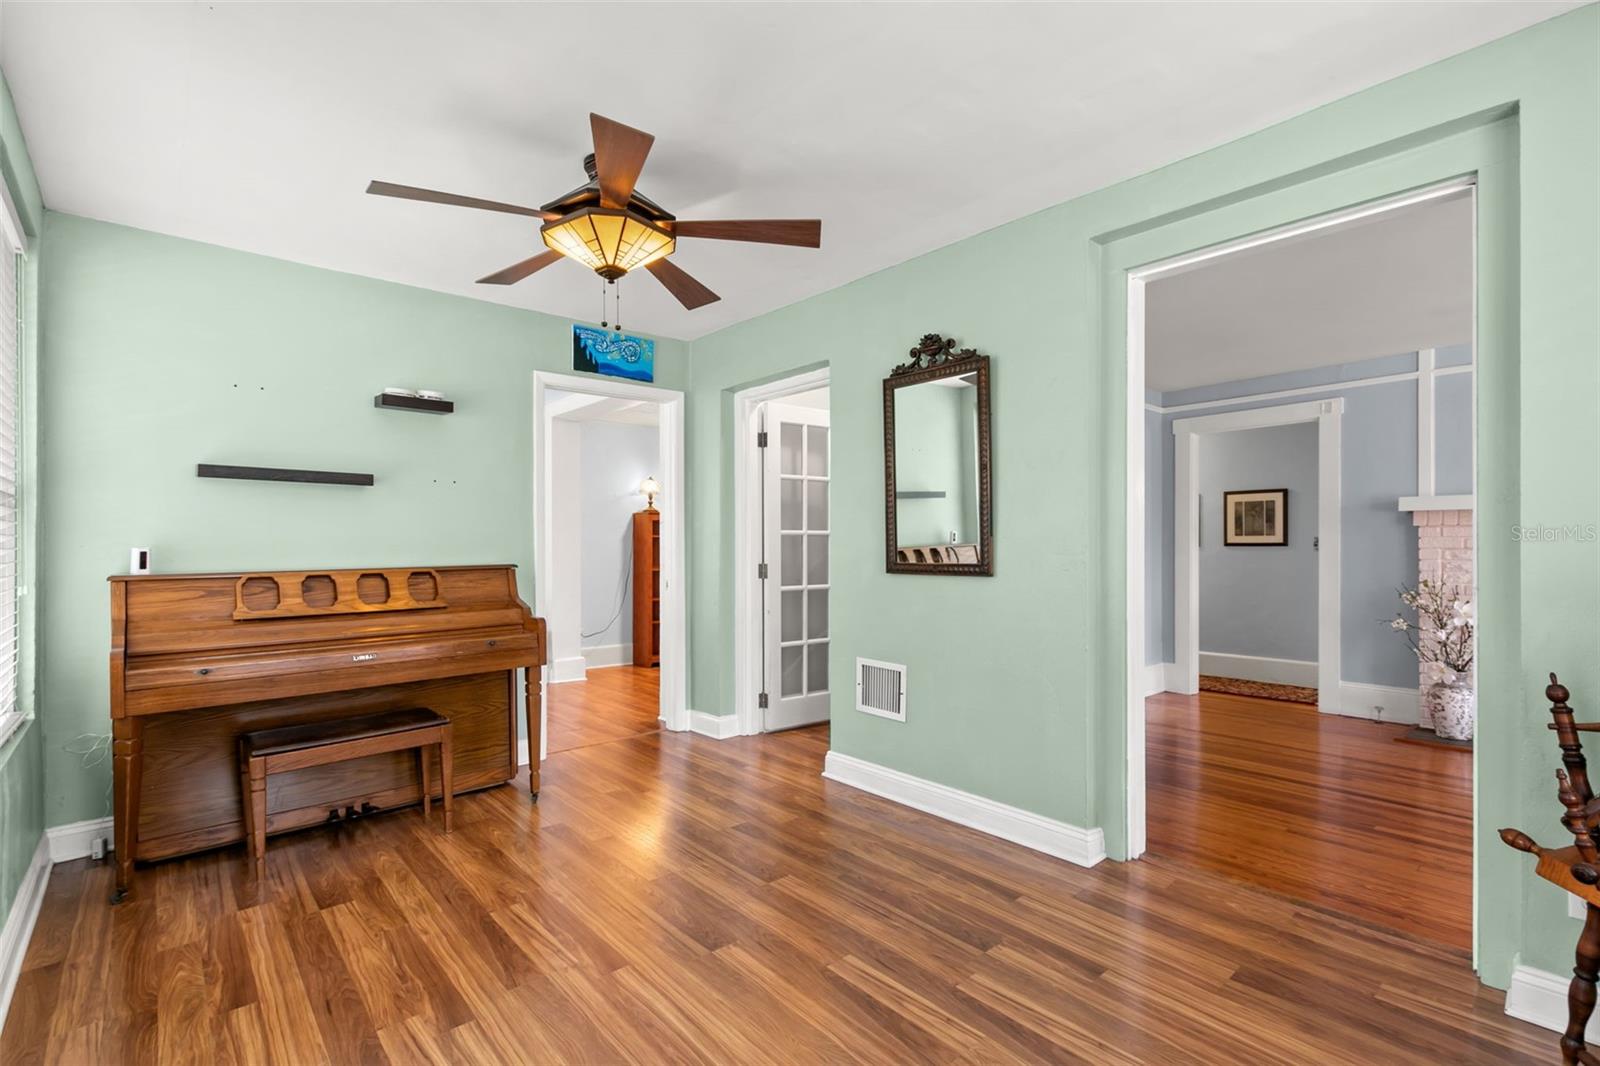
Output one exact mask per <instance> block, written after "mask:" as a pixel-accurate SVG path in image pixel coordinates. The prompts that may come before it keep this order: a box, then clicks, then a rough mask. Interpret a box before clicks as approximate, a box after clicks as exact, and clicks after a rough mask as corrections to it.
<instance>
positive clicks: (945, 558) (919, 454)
mask: <svg viewBox="0 0 1600 1066" xmlns="http://www.w3.org/2000/svg"><path fill="white" fill-rule="evenodd" d="M989 451H990V445H989V357H988V356H987V355H979V354H978V353H977V352H976V351H974V350H973V349H971V348H962V349H961V350H960V351H957V350H956V342H955V341H953V340H949V339H947V338H944V337H941V336H939V334H937V333H929V334H927V335H926V336H924V337H923V338H922V341H921V342H920V343H919V344H918V345H917V346H916V347H915V348H913V349H911V358H910V359H909V360H907V361H906V362H904V363H902V364H900V365H899V366H897V367H895V368H894V370H893V371H891V372H890V374H889V376H888V377H887V378H884V379H883V480H884V507H885V512H886V517H885V528H886V533H887V535H886V538H885V540H886V543H887V549H888V551H887V558H886V564H887V567H888V570H889V573H891V574H971V575H975V576H984V577H988V576H992V575H993V574H994V521H993V511H992V507H993V500H992V497H991V494H990V477H989Z"/></svg>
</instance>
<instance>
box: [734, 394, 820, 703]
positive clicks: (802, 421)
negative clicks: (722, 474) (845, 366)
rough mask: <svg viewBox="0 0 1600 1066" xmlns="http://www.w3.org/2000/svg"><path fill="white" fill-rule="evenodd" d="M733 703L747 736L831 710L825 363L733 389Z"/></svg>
mask: <svg viewBox="0 0 1600 1066" xmlns="http://www.w3.org/2000/svg"><path fill="white" fill-rule="evenodd" d="M734 424H735V449H734V516H735V529H734V553H733V554H734V574H735V587H734V606H735V618H734V689H735V692H734V708H735V715H736V722H737V731H738V733H739V734H740V735H753V734H756V733H763V732H771V731H775V730H779V729H793V728H796V727H799V726H805V725H813V724H816V723H819V722H826V721H827V720H828V718H829V713H830V700H831V695H830V693H831V686H830V679H829V675H828V650H829V618H828V607H829V603H828V601H829V580H830V566H829V546H830V508H829V486H830V484H831V477H832V465H831V456H832V440H831V434H832V430H831V426H830V417H829V395H828V372H827V370H826V368H823V369H819V370H815V371H810V372H806V373H802V374H798V375H794V376H791V377H788V378H784V379H782V380H779V381H774V382H769V383H767V384H763V385H758V386H753V387H751V388H748V389H744V390H742V391H740V392H739V393H737V394H736V395H735V397H734Z"/></svg>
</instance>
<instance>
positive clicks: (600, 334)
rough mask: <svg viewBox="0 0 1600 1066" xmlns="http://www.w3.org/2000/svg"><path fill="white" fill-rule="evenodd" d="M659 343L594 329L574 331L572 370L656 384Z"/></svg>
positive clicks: (645, 338) (590, 327)
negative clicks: (657, 344)
mask: <svg viewBox="0 0 1600 1066" xmlns="http://www.w3.org/2000/svg"><path fill="white" fill-rule="evenodd" d="M655 365H656V342H655V341H653V340H650V339H649V338H648V337H630V336H629V335H627V334H626V333H613V332H610V331H608V330H603V329H595V328H594V327H593V326H573V327H572V369H574V370H581V371H583V372H584V373H586V374H605V375H608V376H610V377H614V378H628V379H629V380H631V381H654V380H655V376H656V375H655Z"/></svg>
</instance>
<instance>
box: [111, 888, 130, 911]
mask: <svg viewBox="0 0 1600 1066" xmlns="http://www.w3.org/2000/svg"><path fill="white" fill-rule="evenodd" d="M127 898H128V890H127V889H125V888H116V889H112V891H111V901H110V902H111V906H113V907H115V906H116V905H117V904H119V903H121V902H122V901H123V900H125V899H127Z"/></svg>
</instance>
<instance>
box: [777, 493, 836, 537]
mask: <svg viewBox="0 0 1600 1066" xmlns="http://www.w3.org/2000/svg"><path fill="white" fill-rule="evenodd" d="M786 484H787V483H786ZM805 485H806V528H807V529H815V530H819V531H822V532H827V529H828V483H827V482H826V481H807V482H806V483H805ZM784 528H785V529H790V528H798V527H791V526H787V525H786V526H784Z"/></svg>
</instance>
